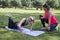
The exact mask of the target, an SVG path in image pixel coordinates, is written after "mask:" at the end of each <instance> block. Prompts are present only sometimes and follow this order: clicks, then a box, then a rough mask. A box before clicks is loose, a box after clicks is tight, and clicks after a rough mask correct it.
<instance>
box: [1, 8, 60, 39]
mask: <svg viewBox="0 0 60 40" xmlns="http://www.w3.org/2000/svg"><path fill="white" fill-rule="evenodd" d="M53 12H54V13H55V16H56V18H57V19H58V21H59V25H58V27H59V26H60V19H59V18H60V10H53ZM8 13H11V14H12V15H13V17H12V18H13V20H14V21H17V22H19V21H20V20H21V19H22V18H24V17H29V16H34V17H35V23H34V24H35V25H34V26H33V29H34V30H40V28H41V27H42V25H41V22H40V20H39V18H38V15H40V14H41V15H43V13H44V12H43V11H41V10H40V11H39V10H38V11H37V10H22V9H8V8H7V9H2V8H0V26H6V25H7V24H8V17H6V16H5V15H6V14H8ZM27 28H30V27H29V26H27ZM59 28H60V27H59ZM45 32H46V31H45ZM0 40H60V30H59V31H58V32H57V31H52V32H46V33H45V34H42V35H39V36H37V37H32V36H29V35H26V34H22V33H19V32H14V31H9V30H6V29H5V28H0Z"/></svg>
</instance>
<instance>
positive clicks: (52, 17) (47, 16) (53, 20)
mask: <svg viewBox="0 0 60 40" xmlns="http://www.w3.org/2000/svg"><path fill="white" fill-rule="evenodd" d="M45 18H46V19H48V20H49V11H46V12H45ZM54 23H58V21H57V19H56V17H55V16H54V15H52V16H51V21H50V25H52V24H54Z"/></svg>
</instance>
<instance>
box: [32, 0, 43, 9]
mask: <svg viewBox="0 0 60 40" xmlns="http://www.w3.org/2000/svg"><path fill="white" fill-rule="evenodd" d="M32 5H33V7H35V8H36V9H38V8H41V7H42V4H41V3H40V2H39V1H35V0H34V1H32Z"/></svg>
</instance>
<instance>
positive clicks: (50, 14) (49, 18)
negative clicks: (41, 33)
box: [48, 11, 52, 30]
mask: <svg viewBox="0 0 60 40" xmlns="http://www.w3.org/2000/svg"><path fill="white" fill-rule="evenodd" d="M51 16H52V12H51V11H49V17H48V20H49V21H48V22H49V24H48V30H50V22H51Z"/></svg>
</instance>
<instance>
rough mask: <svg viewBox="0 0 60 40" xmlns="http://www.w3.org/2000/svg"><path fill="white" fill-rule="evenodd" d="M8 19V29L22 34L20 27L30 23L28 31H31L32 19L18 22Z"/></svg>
mask: <svg viewBox="0 0 60 40" xmlns="http://www.w3.org/2000/svg"><path fill="white" fill-rule="evenodd" d="M8 17H9V23H8V27H9V28H11V29H19V30H20V31H21V32H22V29H21V27H23V26H26V25H28V23H30V26H31V28H30V30H32V26H33V23H34V18H33V17H32V16H30V17H29V18H23V19H22V20H21V21H20V22H14V21H13V20H12V18H11V17H10V16H8Z"/></svg>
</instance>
